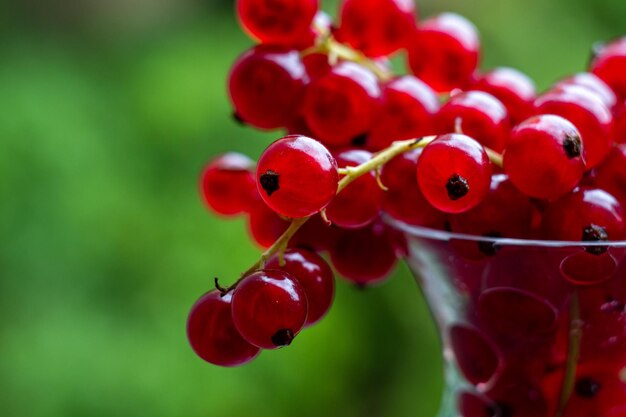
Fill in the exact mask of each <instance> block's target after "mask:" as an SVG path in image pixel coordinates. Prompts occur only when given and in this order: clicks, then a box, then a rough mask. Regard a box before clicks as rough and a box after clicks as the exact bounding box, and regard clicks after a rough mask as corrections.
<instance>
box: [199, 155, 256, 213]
mask: <svg viewBox="0 0 626 417" xmlns="http://www.w3.org/2000/svg"><path fill="white" fill-rule="evenodd" d="M253 170H254V162H252V160H251V159H250V158H248V157H247V156H245V155H242V154H240V153H236V152H229V153H227V154H224V155H222V156H219V157H218V158H216V159H214V160H213V161H211V163H209V165H208V166H207V167H206V168H205V170H204V172H203V173H202V179H201V183H200V189H201V192H202V197H203V198H204V201H205V203H206V204H207V206H208V207H209V208H210V209H212V210H213V211H215V212H216V213H218V214H221V215H224V216H232V215H236V214H240V213H242V212H244V211H246V210H248V208H249V206H250V204H251V201H252V199H253V198H254V195H255V194H256V185H255V182H254V173H253Z"/></svg>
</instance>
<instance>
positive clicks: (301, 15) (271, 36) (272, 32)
mask: <svg viewBox="0 0 626 417" xmlns="http://www.w3.org/2000/svg"><path fill="white" fill-rule="evenodd" d="M318 9H319V0H237V15H238V17H239V22H240V23H241V26H242V27H243V28H244V29H245V30H246V32H248V33H249V34H250V36H251V37H253V38H255V39H258V40H259V41H260V42H262V43H268V44H276V45H297V44H300V43H302V42H303V40H306V39H307V38H308V35H309V33H310V27H311V22H312V21H313V19H314V17H315V14H316V13H317V11H318Z"/></svg>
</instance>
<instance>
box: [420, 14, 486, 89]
mask: <svg viewBox="0 0 626 417" xmlns="http://www.w3.org/2000/svg"><path fill="white" fill-rule="evenodd" d="M479 49H480V42H479V39H478V31H477V29H476V27H475V26H474V25H473V24H472V23H471V22H470V21H468V20H467V19H465V18H464V17H462V16H459V15H458V14H454V13H443V14H440V15H438V16H435V17H431V18H430V19H427V20H424V21H423V22H422V24H421V25H420V27H419V29H418V32H417V35H416V37H415V39H414V40H413V42H412V43H411V45H410V47H409V66H410V67H411V70H412V71H413V74H415V75H416V76H417V77H418V78H420V79H421V80H422V81H424V82H425V83H426V84H428V85H430V86H431V87H432V88H433V89H435V91H437V92H440V93H444V92H448V91H451V90H453V89H455V88H465V87H466V86H467V85H468V84H469V83H470V80H471V77H472V74H473V73H474V71H475V70H476V67H477V66H478V58H479Z"/></svg>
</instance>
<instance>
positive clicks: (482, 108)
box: [435, 91, 511, 152]
mask: <svg viewBox="0 0 626 417" xmlns="http://www.w3.org/2000/svg"><path fill="white" fill-rule="evenodd" d="M435 124H436V130H437V132H438V133H441V134H444V133H455V132H456V133H463V134H465V135H468V136H470V137H472V138H474V139H475V140H476V141H478V143H480V144H481V145H483V146H485V147H487V148H490V149H493V150H494V151H497V152H502V150H503V149H504V146H505V145H506V142H507V140H508V138H509V134H510V131H511V125H510V122H509V115H508V113H507V111H506V107H504V105H503V104H502V103H501V102H500V100H498V99H497V98H495V97H494V96H492V95H491V94H489V93H485V92H482V91H467V92H464V93H460V94H457V95H455V96H453V97H452V98H451V99H450V100H448V102H447V103H446V104H444V105H443V106H442V107H441V109H440V110H439V113H438V114H437V116H436V118H435ZM457 129H460V131H458V132H457Z"/></svg>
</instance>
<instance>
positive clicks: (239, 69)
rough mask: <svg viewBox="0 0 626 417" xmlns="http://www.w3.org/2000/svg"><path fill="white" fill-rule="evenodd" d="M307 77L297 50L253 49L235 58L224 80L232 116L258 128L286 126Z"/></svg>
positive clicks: (296, 109)
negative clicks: (226, 82)
mask: <svg viewBox="0 0 626 417" xmlns="http://www.w3.org/2000/svg"><path fill="white" fill-rule="evenodd" d="M306 82H308V77H307V74H306V70H305V67H304V64H303V63H302V60H301V59H300V54H299V53H298V51H289V50H282V49H278V48H275V47H268V46H257V47H256V48H253V49H251V50H249V51H247V52H246V53H244V54H243V55H242V56H240V57H239V59H237V61H236V62H235V64H234V65H233V67H232V69H231V71H230V76H229V80H228V88H229V93H230V98H231V101H232V104H233V106H234V109H235V115H236V117H237V118H238V119H239V120H241V121H242V122H244V123H247V124H250V125H252V126H254V127H257V128H259V129H266V130H269V129H278V128H282V127H285V126H287V124H288V123H289V122H290V120H291V119H293V118H294V117H295V115H296V113H297V111H298V109H299V106H300V104H301V101H302V97H303V95H304V91H305V88H304V86H305V83H306Z"/></svg>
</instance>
